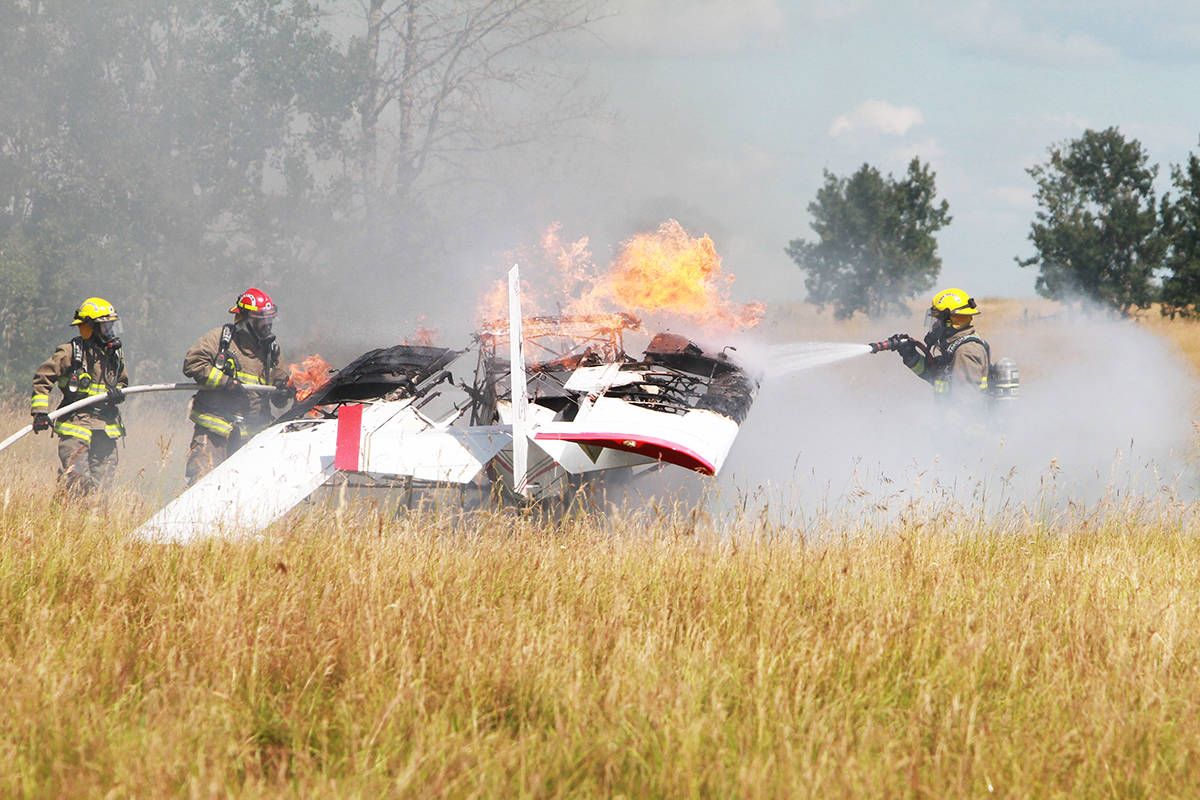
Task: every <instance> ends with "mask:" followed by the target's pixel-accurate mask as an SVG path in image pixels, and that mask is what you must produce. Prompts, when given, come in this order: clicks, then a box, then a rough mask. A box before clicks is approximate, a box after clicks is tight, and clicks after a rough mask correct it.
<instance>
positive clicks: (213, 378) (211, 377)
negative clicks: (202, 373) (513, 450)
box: [204, 367, 225, 387]
mask: <svg viewBox="0 0 1200 800" xmlns="http://www.w3.org/2000/svg"><path fill="white" fill-rule="evenodd" d="M224 376H225V373H224V372H221V370H219V369H217V368H216V367H212V368H211V369H209V371H208V377H207V378H205V379H204V385H205V386H209V387H213V386H220V385H221V378H223V377H224Z"/></svg>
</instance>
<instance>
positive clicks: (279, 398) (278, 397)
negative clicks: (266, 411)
mask: <svg viewBox="0 0 1200 800" xmlns="http://www.w3.org/2000/svg"><path fill="white" fill-rule="evenodd" d="M295 399H296V389H295V387H293V386H289V385H288V382H287V378H280V379H279V380H277V381H275V391H273V392H271V405H273V406H275V407H276V408H283V407H284V406H286V405H287V404H288V403H290V402H292V401H293V400H295Z"/></svg>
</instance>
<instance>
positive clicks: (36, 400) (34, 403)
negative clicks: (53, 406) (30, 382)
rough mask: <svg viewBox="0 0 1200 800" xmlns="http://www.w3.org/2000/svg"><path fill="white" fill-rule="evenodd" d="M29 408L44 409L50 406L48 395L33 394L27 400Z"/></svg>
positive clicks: (33, 409)
mask: <svg viewBox="0 0 1200 800" xmlns="http://www.w3.org/2000/svg"><path fill="white" fill-rule="evenodd" d="M29 408H30V410H32V411H44V410H46V409H48V408H50V395H48V394H35V395H34V396H33V397H32V398H31V399H30V401H29Z"/></svg>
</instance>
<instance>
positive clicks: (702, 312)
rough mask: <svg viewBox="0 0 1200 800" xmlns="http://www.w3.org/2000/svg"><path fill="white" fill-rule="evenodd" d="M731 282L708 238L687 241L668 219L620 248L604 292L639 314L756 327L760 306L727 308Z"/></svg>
mask: <svg viewBox="0 0 1200 800" xmlns="http://www.w3.org/2000/svg"><path fill="white" fill-rule="evenodd" d="M732 283H733V275H726V274H722V272H721V257H720V256H719V255H717V249H716V247H715V246H714V245H713V241H712V239H710V238H709V237H708V236H703V237H700V238H694V237H692V236H689V235H688V233H687V232H686V231H685V230H684V229H683V226H682V225H680V224H679V223H678V222H676V221H675V220H673V219H669V220H667V221H666V222H664V223H663V224H662V225H659V226H658V231H657V232H655V233H641V234H638V235H637V236H634V237H633V238H632V239H628V240H626V241H625V242H624V243H623V244H622V247H621V252H620V253H619V254H618V255H617V258H616V260H615V261H613V267H612V271H611V272H610V273H609V275H608V278H607V281H606V283H605V285H604V287H603V290H604V293H605V294H607V295H608V296H610V297H612V298H613V299H614V300H616V301H618V302H619V303H621V304H622V305H624V306H625V307H626V308H630V309H635V310H638V311H670V312H674V313H677V314H682V315H683V316H686V317H688V318H690V319H692V320H694V321H696V322H701V323H711V322H712V321H713V319H714V318H715V319H718V320H720V321H721V322H723V323H724V324H726V325H730V326H733V327H740V328H748V327H752V326H754V325H757V324H758V322H759V320H760V319H762V315H763V310H764V306H763V304H762V303H750V304H748V305H745V306H736V305H734V304H732V303H730V302H729V301H728V300H727V299H726V295H727V294H728V291H729V286H730V284H732Z"/></svg>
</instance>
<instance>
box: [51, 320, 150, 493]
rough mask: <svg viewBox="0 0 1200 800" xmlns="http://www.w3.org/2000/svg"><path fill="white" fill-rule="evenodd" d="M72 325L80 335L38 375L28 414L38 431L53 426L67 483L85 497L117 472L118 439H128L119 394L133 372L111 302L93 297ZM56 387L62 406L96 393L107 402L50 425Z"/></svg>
mask: <svg viewBox="0 0 1200 800" xmlns="http://www.w3.org/2000/svg"><path fill="white" fill-rule="evenodd" d="M71 324H72V325H75V326H77V327H78V330H79V335H78V336H76V337H74V338H73V339H71V340H70V341H69V342H67V343H66V344H60V345H59V346H58V347H57V348H56V349H55V350H54V354H53V355H52V356H50V358H48V359H47V360H46V361H45V362H44V363H43V364H42V365H41V366H40V367H38V368H37V371H36V372H35V373H34V376H33V394H32V397H31V398H30V402H29V413H30V414H32V415H33V431H34V433H40V432H41V431H44V430H46V429H48V428H53V430H54V434H55V435H56V436H58V439H59V442H58V458H59V461H60V462H61V464H62V466H61V467H60V469H59V471H58V474H59V479H60V480H61V481H62V482H63V485H64V486H65V487H66V488H67V489H68V490H69V491H72V492H78V493H80V494H86V493H88V492H90V491H92V490H93V489H95V488H97V487H98V486H100V485H102V484H104V483H107V482H108V481H109V480H110V479H111V478H112V475H113V472H114V470H115V469H116V466H117V439H120V438H121V437H122V436H124V435H125V426H124V425H123V424H122V423H121V412H120V411H119V410H118V409H117V404H118V403H120V402H122V401H123V400H124V399H125V395H124V393H123V392H122V391H121V390H122V389H123V388H124V387H126V386H128V385H129V374H128V373H127V372H126V371H125V357H124V354H123V353H122V352H121V340H120V339H119V338H118V336H119V334H120V333H121V323H120V318H119V317H118V316H117V311H116V309H115V308H113V304H112V303H110V302H108V301H107V300H105V299H103V298H101V297H89V298H88V299H87V300H84V301H83V302H82V303H81V304H80V305H79V308H78V309H76V310H75V318H74V319H73V320H71ZM55 386H57V387H58V388H59V389H60V390H61V392H62V402H61V403H60V404H59V407H60V408H61V407H62V406H66V405H70V404H71V403H75V402H78V401H79V400H83V399H85V398H87V397H93V396H95V395H101V394H102V395H107V396H108V399H107V400H105V401H104V402H102V403H99V404H97V405H93V406H89V407H87V408H84V409H80V410H79V411H76V412H74V413H72V414H68V415H66V416H64V417H60V418H59V419H57V420H55V421H54V422H53V423H51V422H50V418H49V416H48V414H49V413H50V393H51V391H52V390H53V389H54V387H55Z"/></svg>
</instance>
